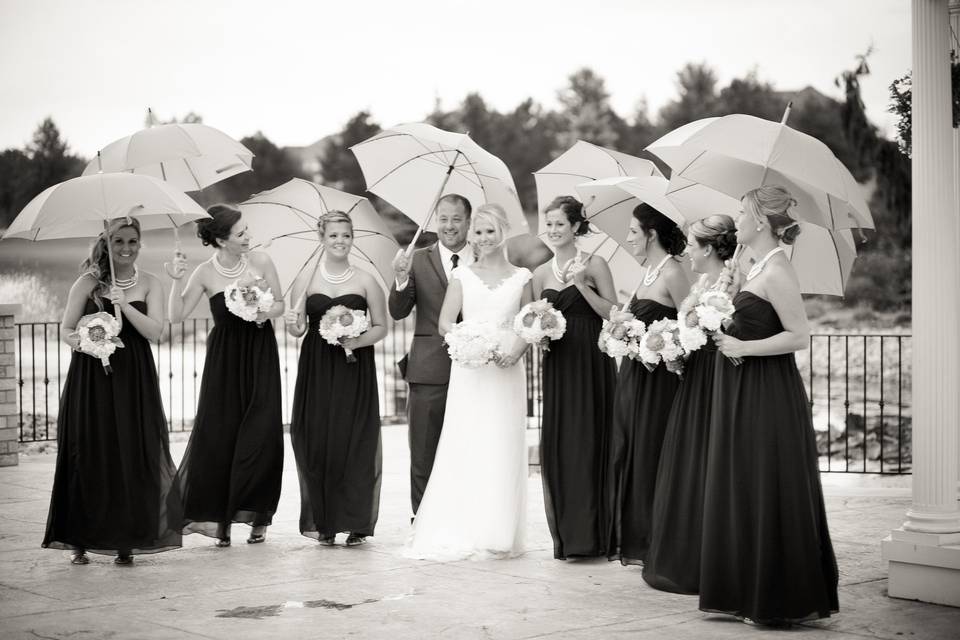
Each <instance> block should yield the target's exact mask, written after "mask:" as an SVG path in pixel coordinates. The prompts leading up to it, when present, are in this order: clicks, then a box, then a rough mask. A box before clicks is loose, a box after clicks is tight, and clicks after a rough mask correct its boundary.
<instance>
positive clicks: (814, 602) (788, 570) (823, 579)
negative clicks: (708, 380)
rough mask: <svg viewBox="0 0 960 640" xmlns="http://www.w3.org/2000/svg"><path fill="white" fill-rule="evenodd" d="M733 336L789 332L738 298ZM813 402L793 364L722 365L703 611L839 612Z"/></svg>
mask: <svg viewBox="0 0 960 640" xmlns="http://www.w3.org/2000/svg"><path fill="white" fill-rule="evenodd" d="M734 304H735V306H736V312H735V314H734V317H733V324H732V325H731V327H730V329H729V330H728V333H729V334H730V335H732V336H734V337H736V338H739V339H740V340H760V339H763V338H768V337H770V336H773V335H776V334H778V333H780V332H781V331H783V325H781V323H780V319H779V318H778V317H777V314H776V311H775V310H774V308H773V305H771V304H770V303H769V302H767V301H766V300H764V299H762V298H760V297H759V296H757V295H755V294H753V293H750V292H746V291H741V292H740V293H739V294H737V296H736V298H735V299H734ZM837 580H838V573H837V561H836V558H835V557H834V554H833V545H832V544H831V542H830V532H829V531H828V529H827V516H826V512H825V510H824V503H823V491H822V489H821V486H820V472H819V469H818V464H817V447H816V440H815V436H814V431H813V424H812V423H811V421H810V414H809V405H808V404H807V393H806V390H805V389H804V387H803V381H802V380H801V378H800V373H799V371H797V364H796V360H795V358H794V354H792V353H788V354H784V355H778V356H766V357H754V358H745V359H744V361H743V364H741V365H740V366H739V367H735V366H733V365H732V364H730V361H729V360H728V359H726V358H718V359H717V364H716V379H715V383H714V390H713V412H712V416H711V421H710V446H709V453H708V456H707V470H706V489H705V493H704V511H703V543H702V547H701V564H700V608H701V609H702V610H704V611H711V612H720V613H729V614H733V615H736V616H741V617H744V618H749V619H751V620H754V621H756V622H761V623H763V622H782V621H800V620H807V619H812V618H824V617H827V616H829V615H830V614H831V613H836V612H837V610H838V601H837Z"/></svg>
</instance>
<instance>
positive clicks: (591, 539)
mask: <svg viewBox="0 0 960 640" xmlns="http://www.w3.org/2000/svg"><path fill="white" fill-rule="evenodd" d="M543 297H544V298H546V299H547V300H548V301H550V303H551V304H553V306H554V308H555V309H557V310H558V311H560V312H561V313H562V314H563V316H564V318H565V319H566V321H567V329H566V331H565V332H564V335H563V337H562V338H560V339H559V340H554V341H552V342H550V350H549V351H546V352H544V354H543V423H542V429H541V436H540V468H541V476H542V479H543V501H544V504H545V506H546V512H547V524H548V525H549V527H550V535H551V536H552V537H553V555H554V557H555V558H558V559H564V558H567V557H572V556H602V555H605V554H606V542H607V541H606V538H605V536H604V522H605V518H604V511H603V506H604V504H605V500H604V495H603V492H604V490H605V483H604V479H605V475H606V464H607V453H608V452H607V449H608V445H609V439H610V426H611V423H612V420H613V396H614V390H615V389H616V383H617V371H616V365H615V363H614V360H613V358H610V357H608V356H607V355H606V354H604V353H602V352H601V351H600V350H599V349H598V348H597V339H598V337H599V335H600V328H601V326H602V325H603V320H602V319H601V318H600V316H598V315H597V313H596V312H595V311H594V310H593V308H592V307H591V306H590V304H589V303H588V302H587V300H586V298H584V297H583V294H582V293H580V291H579V290H578V289H577V287H575V286H569V287H567V288H565V289H563V290H561V291H559V292H558V291H557V290H555V289H545V290H544V291H543Z"/></svg>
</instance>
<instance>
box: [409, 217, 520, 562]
mask: <svg viewBox="0 0 960 640" xmlns="http://www.w3.org/2000/svg"><path fill="white" fill-rule="evenodd" d="M508 229H509V224H508V222H507V216H506V213H505V212H504V210H503V208H502V207H500V206H499V205H496V204H486V205H484V206H482V207H480V208H479V209H477V210H476V211H475V212H474V213H473V216H472V217H471V221H470V231H469V235H468V240H469V242H470V243H471V244H473V246H474V251H475V252H476V255H477V260H476V262H474V263H473V264H472V265H470V266H464V267H460V268H459V269H455V270H454V271H453V272H452V275H451V278H450V284H449V286H448V288H447V293H446V297H445V298H444V301H443V306H442V307H441V310H440V321H439V324H440V327H439V328H440V333H441V335H443V334H446V333H447V332H448V331H450V328H451V326H452V325H453V324H454V322H455V321H456V319H457V316H458V315H459V314H461V313H462V314H463V319H464V320H485V321H492V322H494V323H496V324H497V325H498V326H501V327H505V328H506V327H509V326H511V324H512V321H513V317H514V316H515V315H516V314H517V312H518V311H519V310H520V307H521V305H523V304H526V303H528V302H531V301H532V300H533V293H532V291H531V288H530V284H529V280H530V277H531V275H532V274H531V273H530V271H528V270H527V269H521V268H518V267H515V266H513V265H512V264H510V263H509V262H508V261H507V258H506V250H505V244H504V242H505V235H506V231H507V230H508ZM526 348H527V345H526V344H525V343H524V342H522V341H521V340H520V339H519V338H517V337H516V336H515V335H514V334H513V332H512V331H510V330H509V329H505V330H504V332H503V338H502V340H501V347H500V349H501V353H502V354H503V355H502V357H501V358H500V360H499V362H498V364H497V365H496V366H494V365H487V366H485V367H481V368H479V369H467V368H463V367H461V366H459V365H457V363H453V367H452V369H451V371H450V386H449V388H448V392H447V407H446V413H445V415H444V421H443V430H442V431H441V434H440V442H439V443H438V445H437V455H436V458H435V459H434V463H433V471H432V472H431V473H430V480H429V482H428V483H427V488H426V491H425V492H424V495H423V501H422V502H421V503H420V508H419V510H418V511H417V515H416V519H415V520H414V523H413V532H412V533H411V536H410V539H409V540H408V542H407V547H406V549H405V550H404V555H406V556H408V557H413V558H423V559H432V560H460V559H466V558H470V559H484V558H500V557H511V556H515V555H519V554H520V553H522V552H523V532H524V527H525V515H526V509H527V452H526V433H525V432H526V424H525V421H526V417H525V403H526V395H525V389H526V378H525V376H524V368H523V363H522V362H521V358H522V357H523V354H524V352H525V351H526Z"/></svg>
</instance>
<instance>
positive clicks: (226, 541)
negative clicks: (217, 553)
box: [214, 538, 230, 548]
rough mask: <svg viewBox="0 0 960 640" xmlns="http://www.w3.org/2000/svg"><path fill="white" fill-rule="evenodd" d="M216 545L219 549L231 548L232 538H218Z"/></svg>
mask: <svg viewBox="0 0 960 640" xmlns="http://www.w3.org/2000/svg"><path fill="white" fill-rule="evenodd" d="M214 545H215V546H217V547H221V548H222V547H229V546H230V538H218V539H217V541H216V542H215V543H214Z"/></svg>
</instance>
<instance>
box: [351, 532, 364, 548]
mask: <svg viewBox="0 0 960 640" xmlns="http://www.w3.org/2000/svg"><path fill="white" fill-rule="evenodd" d="M366 541H367V539H366V537H365V536H361V535H359V534H357V533H351V534H350V535H349V536H347V546H348V547H356V546H358V545H361V544H364V543H365V542H366Z"/></svg>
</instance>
